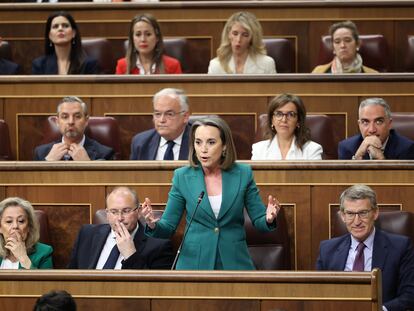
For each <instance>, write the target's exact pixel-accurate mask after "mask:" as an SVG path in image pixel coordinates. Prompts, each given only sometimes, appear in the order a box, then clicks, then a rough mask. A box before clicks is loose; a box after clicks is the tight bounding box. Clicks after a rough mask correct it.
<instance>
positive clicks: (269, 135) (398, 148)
mask: <svg viewBox="0 0 414 311" xmlns="http://www.w3.org/2000/svg"><path fill="white" fill-rule="evenodd" d="M153 108H154V112H153V123H154V128H153V129H150V130H146V131H143V132H140V133H138V134H136V135H135V136H134V137H133V138H132V141H131V154H130V160H186V159H187V158H188V152H189V147H190V146H189V135H190V128H191V123H192V122H191V121H190V112H189V104H188V98H187V96H186V95H185V93H184V91H182V90H180V89H172V88H167V89H162V90H160V91H159V92H157V93H156V94H155V95H154V98H153ZM88 119H89V115H88V111H87V107H86V104H85V103H84V102H83V101H82V100H81V99H80V98H78V97H74V96H72V97H65V98H63V99H62V100H61V101H60V103H59V104H58V107H57V118H56V126H57V127H58V129H59V132H60V134H61V138H59V139H58V140H57V141H53V142H50V143H47V144H44V145H40V146H38V147H36V148H35V151H34V160H46V161H59V160H76V161H85V160H112V159H116V158H117V157H115V151H114V150H113V149H112V148H110V147H107V146H105V145H102V144H101V143H99V142H97V141H95V140H93V139H91V138H90V137H88V136H87V135H85V129H86V126H87V124H88ZM305 120H306V108H305V105H304V104H303V102H302V100H301V99H300V98H299V97H298V96H295V95H292V94H281V95H279V96H277V97H275V98H274V99H273V100H272V101H271V102H270V104H269V106H268V112H267V122H266V124H265V131H266V132H265V133H264V138H266V140H263V141H260V142H257V143H255V144H253V146H252V157H251V159H252V160H320V159H322V154H323V148H322V146H321V145H320V144H318V143H316V142H314V141H312V140H311V139H310V137H311V135H310V134H311V133H310V130H309V128H308V127H307V125H306V123H305ZM358 124H359V129H360V134H358V135H355V136H353V137H350V138H348V139H345V140H343V141H341V142H340V143H339V146H338V154H339V157H338V158H339V159H343V160H350V159H355V160H362V159H379V160H384V159H399V160H412V159H414V141H412V140H410V139H408V138H406V137H404V136H402V135H400V134H398V133H397V132H396V131H395V130H394V129H392V118H391V110H390V107H389V106H388V104H387V103H386V102H385V101H384V100H383V99H382V98H368V99H366V100H364V101H362V102H361V104H360V107H359V119H358Z"/></svg>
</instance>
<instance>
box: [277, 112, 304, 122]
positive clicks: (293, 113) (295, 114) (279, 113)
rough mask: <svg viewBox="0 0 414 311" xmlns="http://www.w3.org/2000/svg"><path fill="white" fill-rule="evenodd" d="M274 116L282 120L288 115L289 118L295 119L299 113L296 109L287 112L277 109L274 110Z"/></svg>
mask: <svg viewBox="0 0 414 311" xmlns="http://www.w3.org/2000/svg"><path fill="white" fill-rule="evenodd" d="M273 116H274V117H275V118H276V120H282V119H283V117H286V119H287V120H292V119H295V118H296V117H297V116H298V114H297V113H296V112H294V111H288V112H286V113H283V112H282V111H275V112H273Z"/></svg>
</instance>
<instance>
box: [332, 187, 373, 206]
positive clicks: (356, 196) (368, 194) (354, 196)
mask: <svg viewBox="0 0 414 311" xmlns="http://www.w3.org/2000/svg"><path fill="white" fill-rule="evenodd" d="M364 199H369V202H370V203H371V207H372V208H373V209H377V208H378V206H377V195H376V194H375V191H374V190H372V189H371V188H370V187H368V186H367V185H361V184H357V185H353V186H351V187H349V188H347V189H345V191H344V192H342V194H341V197H340V204H341V206H340V208H341V211H342V212H343V211H344V209H345V206H344V202H345V201H356V200H364Z"/></svg>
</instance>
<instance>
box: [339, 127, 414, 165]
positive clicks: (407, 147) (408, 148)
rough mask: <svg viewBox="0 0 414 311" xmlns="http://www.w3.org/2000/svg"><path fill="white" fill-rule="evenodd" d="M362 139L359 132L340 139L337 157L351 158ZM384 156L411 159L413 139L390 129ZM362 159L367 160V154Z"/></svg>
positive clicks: (413, 149)
mask: <svg viewBox="0 0 414 311" xmlns="http://www.w3.org/2000/svg"><path fill="white" fill-rule="evenodd" d="M362 141H363V138H362V135H361V134H358V135H355V136H352V137H350V138H348V139H345V140H343V141H341V142H340V143H339V146H338V158H339V159H342V160H351V159H352V156H353V155H355V152H356V151H357V150H358V148H359V146H360V145H361V143H362ZM384 156H385V159H389V160H413V159H414V141H412V140H410V139H408V138H407V137H404V136H401V135H399V134H398V133H397V132H396V131H395V130H393V129H391V130H390V135H389V138H388V142H387V145H386V146H385V150H384ZM364 159H365V160H368V159H369V155H368V154H366V155H365V156H364Z"/></svg>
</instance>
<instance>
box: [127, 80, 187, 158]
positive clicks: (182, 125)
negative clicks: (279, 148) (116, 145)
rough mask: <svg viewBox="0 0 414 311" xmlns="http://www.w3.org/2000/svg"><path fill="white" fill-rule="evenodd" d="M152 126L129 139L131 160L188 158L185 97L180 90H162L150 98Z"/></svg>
mask: <svg viewBox="0 0 414 311" xmlns="http://www.w3.org/2000/svg"><path fill="white" fill-rule="evenodd" d="M153 105H154V113H153V121H154V129H151V130H148V131H145V132H141V133H138V134H137V135H135V136H134V137H133V138H132V143H131V155H130V159H131V160H187V158H188V135H189V132H190V125H189V124H188V119H189V117H190V113H189V111H188V110H189V107H188V98H187V96H186V95H185V93H184V91H182V90H179V89H171V88H167V89H162V90H161V91H159V92H158V93H156V94H155V95H154V98H153Z"/></svg>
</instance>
